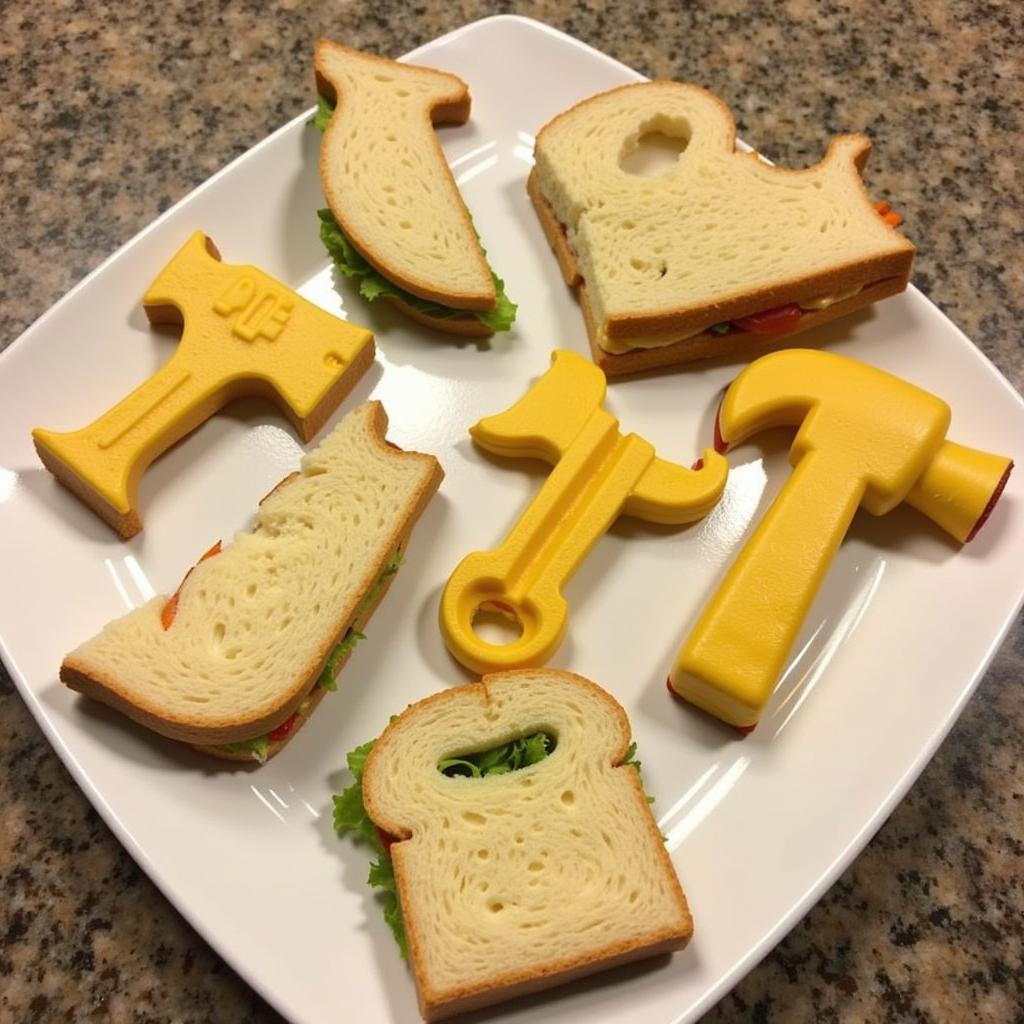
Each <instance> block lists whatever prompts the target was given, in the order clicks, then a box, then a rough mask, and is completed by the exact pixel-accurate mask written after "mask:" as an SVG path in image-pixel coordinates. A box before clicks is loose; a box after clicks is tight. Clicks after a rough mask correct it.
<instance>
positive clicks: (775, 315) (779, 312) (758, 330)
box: [733, 302, 804, 338]
mask: <svg viewBox="0 0 1024 1024" xmlns="http://www.w3.org/2000/svg"><path fill="white" fill-rule="evenodd" d="M803 315H804V311H803V310H802V309H801V308H800V307H799V306H798V305H796V304H795V303H793V302H788V303H786V305H785V306H776V307H775V309H766V310H764V312H762V313H754V314H753V315H751V316H741V317H740V318H739V319H738V320H733V323H734V324H735V325H736V326H737V327H738V328H739V329H740V330H741V331H750V333H751V334H764V335H768V336H771V337H776V338H777V337H781V336H782V335H783V334H790V333H792V332H793V331H795V330H796V329H797V327H798V326H799V324H800V318H801V317H802V316H803Z"/></svg>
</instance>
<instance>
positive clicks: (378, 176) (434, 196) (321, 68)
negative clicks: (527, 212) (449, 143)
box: [314, 39, 516, 337]
mask: <svg viewBox="0 0 1024 1024" xmlns="http://www.w3.org/2000/svg"><path fill="white" fill-rule="evenodd" d="M316 84H317V92H318V93H319V97H320V100H319V109H318V113H317V116H316V117H315V118H314V124H316V125H317V126H318V127H320V128H322V129H323V130H324V137H323V142H322V144H321V147H320V178H321V182H322V184H323V190H324V196H325V197H326V199H327V207H328V208H327V209H326V210H321V211H320V220H321V226H320V237H321V239H322V240H323V242H324V245H325V246H326V247H327V251H328V252H329V253H330V255H331V257H332V259H333V260H334V262H335V265H336V266H337V268H338V270H339V271H340V272H341V273H342V274H344V275H345V276H347V277H350V278H354V279H356V280H358V281H359V290H360V294H361V295H363V297H364V298H367V299H369V300H371V301H373V300H374V299H378V298H385V299H387V300H388V301H389V302H391V303H392V304H393V305H395V306H397V307H398V308H399V309H400V310H401V311H402V312H403V313H405V314H406V315H407V316H410V317H412V319H414V320H416V321H417V322H419V323H422V324H425V325H426V326H428V327H433V328H435V329H436V330H439V331H445V332H448V333H450V334H461V335H468V336H479V337H486V336H487V335H490V334H493V333H494V332H495V331H502V330H508V328H509V327H511V325H512V321H513V320H514V319H515V313H516V307H515V306H514V305H513V304H512V303H511V302H510V301H509V299H508V296H507V295H505V289H504V284H503V282H502V281H501V279H500V278H499V277H498V276H497V275H496V274H495V273H494V272H493V271H492V270H491V268H490V267H489V266H488V263H487V258H486V254H485V253H484V251H483V249H482V248H481V246H480V241H479V239H478V238H477V235H476V231H475V229H474V227H473V222H472V221H471V220H470V217H469V213H468V212H467V210H466V206H465V204H464V203H463V201H462V196H461V195H460V193H459V190H458V187H457V186H456V184H455V179H454V178H453V177H452V173H451V171H450V170H449V168H448V163H447V161H446V160H445V157H444V153H443V151H442V150H441V146H440V144H439V143H438V140H437V135H436V134H435V132H434V126H435V125H439V124H462V123H463V122H465V121H466V119H467V118H468V117H469V107H470V96H469V89H468V88H467V86H466V83H465V82H463V81H462V79H461V78H458V77H457V76H455V75H452V74H449V73H448V72H445V71H435V70H433V69H431V68H423V67H417V66H415V65H412V64H402V63H399V62H398V61H393V60H387V59H386V58H383V57H375V56H372V55H371V54H366V53H360V52H359V51H358V50H351V49H349V48H348V47H345V46H340V45H338V44H337V43H332V42H329V41H328V40H326V39H321V40H320V41H319V42H318V43H317V46H316Z"/></svg>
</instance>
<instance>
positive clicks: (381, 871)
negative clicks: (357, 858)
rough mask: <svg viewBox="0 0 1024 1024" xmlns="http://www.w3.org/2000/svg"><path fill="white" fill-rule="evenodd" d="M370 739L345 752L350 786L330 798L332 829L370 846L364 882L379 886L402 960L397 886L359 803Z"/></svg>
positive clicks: (404, 948) (406, 950)
mask: <svg viewBox="0 0 1024 1024" xmlns="http://www.w3.org/2000/svg"><path fill="white" fill-rule="evenodd" d="M376 743H377V741H376V740H370V741H369V743H364V744H363V745H362V746H361V747H356V749H355V750H353V751H351V752H350V753H349V755H348V768H349V771H350V772H351V773H352V785H351V786H349V787H348V789H346V790H344V791H343V792H341V793H338V794H337V795H336V796H335V797H334V830H335V831H336V832H337V833H338V835H339V836H343V835H346V834H347V833H349V832H354V833H356V835H358V836H361V837H362V838H363V840H364V841H365V842H367V843H369V845H370V846H371V847H372V848H373V850H374V852H375V853H376V854H377V859H376V860H375V861H372V862H371V864H370V874H369V876H368V878H367V879H366V880H367V882H369V883H370V885H371V886H372V887H373V888H375V889H380V893H379V894H378V895H379V899H380V904H381V909H382V910H383V911H384V920H385V921H386V922H387V924H388V927H389V928H390V929H391V934H392V935H394V937H395V942H397V943H398V949H399V951H400V952H401V954H402V959H403V960H408V958H409V944H408V942H407V941H406V937H405V923H404V922H403V921H402V908H401V906H400V905H399V903H398V885H397V883H396V882H395V869H394V865H393V864H392V863H391V858H390V857H389V856H388V852H387V850H386V849H385V848H384V844H383V842H381V838H380V834H379V833H378V832H377V826H376V825H374V823H373V822H372V821H371V820H370V816H369V815H368V814H367V813H366V807H365V806H364V804H363V771H364V770H365V768H366V758H367V756H368V755H369V753H370V751H371V750H373V748H374V746H375V745H376Z"/></svg>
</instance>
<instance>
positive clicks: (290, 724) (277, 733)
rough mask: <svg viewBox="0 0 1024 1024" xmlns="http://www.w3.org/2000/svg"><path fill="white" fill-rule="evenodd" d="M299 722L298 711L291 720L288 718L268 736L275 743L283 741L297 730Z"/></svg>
mask: <svg viewBox="0 0 1024 1024" xmlns="http://www.w3.org/2000/svg"><path fill="white" fill-rule="evenodd" d="M298 720H299V713H298V711H296V712H295V714H294V715H292V717H291V718H286V719H285V720H284V721H283V722H282V723H281V724H280V725H279V726H278V727H277V728H276V729H271V730H270V732H269V733H267V736H268V737H269V738H270V739H271V740H272V741H274V742H275V743H276V742H277V741H278V740H283V739H284V738H285V736H287V735H288V733H290V732H291V731H292V729H294V728H295V723H296V722H297V721H298Z"/></svg>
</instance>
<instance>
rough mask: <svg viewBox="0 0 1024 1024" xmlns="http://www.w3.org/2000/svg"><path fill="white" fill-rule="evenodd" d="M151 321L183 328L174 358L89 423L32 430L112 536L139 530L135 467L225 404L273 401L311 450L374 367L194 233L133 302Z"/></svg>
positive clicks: (311, 312) (354, 342)
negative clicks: (260, 398)
mask: <svg viewBox="0 0 1024 1024" xmlns="http://www.w3.org/2000/svg"><path fill="white" fill-rule="evenodd" d="M142 302H143V306H144V308H145V310H146V314H147V315H148V317H149V320H150V322H151V323H154V324H183V325H184V330H183V332H182V336H181V341H180V342H179V344H178V347H177V349H176V351H175V353H174V355H173V356H172V357H171V358H170V359H169V360H168V361H167V362H166V363H165V364H164V365H163V366H162V367H160V369H159V370H157V372H156V373H154V374H153V376H152V377H150V378H149V379H148V380H147V381H145V382H144V383H143V384H142V385H140V386H139V387H138V388H136V389H135V391H133V392H132V393H131V394H130V395H128V397H127V398H125V399H124V400H123V401H121V402H119V403H118V404H117V405H116V406H114V408H112V409H110V410H108V411H107V412H105V413H104V414H103V415H102V416H101V417H100V418H99V419H98V420H96V421H95V422H93V423H91V424H89V426H87V427H83V428H82V429H81V430H75V431H71V432H69V433H58V432H56V431H52V430H44V429H42V428H37V429H36V430H33V431H32V437H33V439H34V440H35V445H36V451H37V452H38V453H39V457H40V459H42V461H43V464H44V465H45V466H46V468H47V469H49V470H50V472H52V473H53V474H54V475H55V476H56V477H57V479H58V480H60V482H61V483H63V484H64V485H65V486H66V487H68V488H69V489H70V490H71V491H72V492H73V493H74V494H76V495H77V496H78V497H79V498H81V499H82V501H84V502H85V503H86V504H87V505H88V506H89V507H90V508H91V509H92V510H93V511H94V512H96V513H97V514H98V515H99V516H100V517H101V518H102V519H104V520H106V522H108V523H109V524H110V525H111V526H112V527H113V528H114V529H115V530H117V532H118V533H119V534H121V536H122V537H131V536H132V535H133V534H135V533H137V532H138V531H139V530H140V529H141V528H142V523H141V520H140V518H139V511H138V507H137V502H136V493H137V490H138V484H139V480H140V478H141V477H142V474H143V472H144V471H145V469H146V467H147V466H148V465H149V464H150V463H151V462H152V461H153V460H154V459H155V458H156V457H157V456H158V455H160V454H162V453H163V452H164V451H166V450H167V449H168V448H169V447H170V446H171V445H172V444H174V443H175V442H176V441H178V440H179V439H180V438H182V437H184V436H185V434H187V433H189V432H190V431H192V430H195V428H196V427H198V426H199V425H200V424H201V423H202V422H203V421H204V420H206V419H208V418H209V417H210V416H212V415H213V414H214V413H215V412H216V411H217V410H218V409H220V408H221V407H222V406H224V405H226V404H227V403H228V402H230V401H232V400H233V399H235V398H240V397H242V396H243V395H264V396H266V397H268V398H273V399H275V400H276V401H277V402H278V404H279V405H280V406H281V407H282V409H283V410H284V412H285V414H286V415H287V416H288V418H289V420H290V421H291V422H292V424H293V425H294V426H295V429H296V430H297V431H298V433H299V435H300V436H301V437H302V439H303V440H304V441H308V440H310V439H311V438H312V437H313V435H314V434H315V433H316V432H317V431H318V430H319V429H320V427H322V426H323V424H324V423H325V422H326V420H327V418H328V417H329V416H330V415H331V413H332V412H333V411H334V410H335V409H336V408H337V406H338V403H339V402H340V401H341V400H342V398H344V396H345V394H346V393H347V392H348V390H349V389H350V388H351V387H352V385H353V384H354V383H355V382H356V381H357V380H358V379H359V377H360V376H361V375H362V373H363V372H364V371H365V370H366V368H367V367H368V366H369V365H370V363H372V362H373V352H374V344H373V335H372V334H371V333H370V332H369V331H368V330H366V329H364V328H362V327H357V326H355V325H354V324H348V323H345V321H343V320H339V319H338V318H337V317H335V316H332V315H331V314H330V313H327V312H325V311H324V310H322V309H320V308H319V307H317V306H315V305H314V304H313V303H311V302H308V301H307V300H306V299H303V298H302V297H300V296H299V295H297V294H296V293H295V292H294V291H292V290H291V289H290V288H288V287H287V286H286V285H283V284H281V282H280V281H277V280H275V279H274V278H272V277H271V276H270V275H269V274H265V273H264V272H263V271H262V270H258V269H257V268H256V267H252V266H231V265H229V264H226V263H222V262H221V260H220V254H219V253H218V252H217V249H216V248H215V246H214V244H213V242H212V241H211V239H209V238H208V237H207V236H206V235H204V234H203V233H202V232H201V231H197V232H195V234H193V235H192V237H191V238H189V240H188V241H187V242H186V243H185V245H184V246H183V247H182V248H181V249H180V250H179V252H178V253H177V254H176V255H175V256H174V258H173V259H172V260H171V262H170V263H168V264H167V266H166V267H164V269H163V270H162V271H161V273H160V275H159V276H158V277H157V279H156V280H155V281H154V282H153V284H152V285H151V286H150V288H149V290H148V291H147V292H146V294H145V295H144V296H143V299H142Z"/></svg>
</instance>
